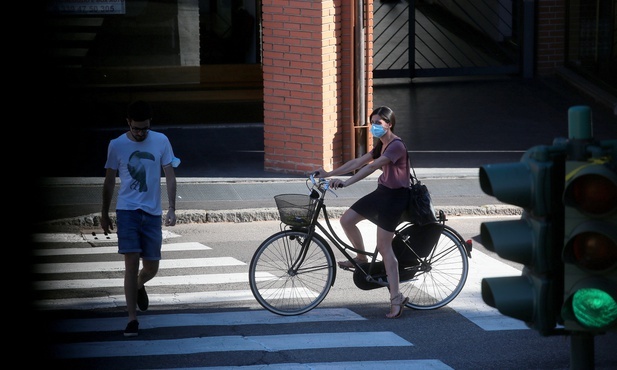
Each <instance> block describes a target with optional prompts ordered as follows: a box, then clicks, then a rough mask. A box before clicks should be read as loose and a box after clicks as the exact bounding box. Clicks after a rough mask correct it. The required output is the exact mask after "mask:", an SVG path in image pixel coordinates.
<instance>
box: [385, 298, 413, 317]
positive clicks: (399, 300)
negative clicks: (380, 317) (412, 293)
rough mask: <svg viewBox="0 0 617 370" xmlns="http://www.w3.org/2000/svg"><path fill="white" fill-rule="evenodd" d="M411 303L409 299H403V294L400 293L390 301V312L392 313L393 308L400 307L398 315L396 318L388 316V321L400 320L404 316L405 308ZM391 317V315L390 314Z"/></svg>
mask: <svg viewBox="0 0 617 370" xmlns="http://www.w3.org/2000/svg"><path fill="white" fill-rule="evenodd" d="M407 302H409V297H403V294H402V293H399V294H398V295H397V296H396V297H394V298H392V299H390V312H392V307H394V306H398V313H397V314H396V315H394V316H388V314H387V315H386V318H388V319H398V318H399V317H401V315H402V314H403V308H404V307H405V305H406V304H407ZM390 315H391V313H390Z"/></svg>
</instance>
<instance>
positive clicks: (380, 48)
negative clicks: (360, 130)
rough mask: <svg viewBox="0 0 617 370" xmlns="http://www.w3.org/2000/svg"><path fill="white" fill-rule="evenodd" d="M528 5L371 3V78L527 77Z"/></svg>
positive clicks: (427, 0) (488, 0) (529, 1)
mask: <svg viewBox="0 0 617 370" xmlns="http://www.w3.org/2000/svg"><path fill="white" fill-rule="evenodd" d="M533 3H534V1H533V0H424V1H422V0H380V1H377V0H375V1H374V5H373V24H374V28H373V66H374V69H373V78H376V79H377V78H400V77H407V78H414V77H446V76H473V75H497V74H520V75H522V76H523V77H531V75H532V73H533V72H532V70H533V43H532V40H533V16H534V13H533V7H534V5H533ZM410 35H415V37H410Z"/></svg>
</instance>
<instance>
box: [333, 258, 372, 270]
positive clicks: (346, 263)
mask: <svg viewBox="0 0 617 370" xmlns="http://www.w3.org/2000/svg"><path fill="white" fill-rule="evenodd" d="M354 261H356V263H358V264H360V263H368V260H365V259H360V258H357V257H356V258H354ZM338 267H340V268H342V269H352V268H354V267H356V266H354V265H353V263H351V261H349V260H345V261H338Z"/></svg>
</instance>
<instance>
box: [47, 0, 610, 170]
mask: <svg viewBox="0 0 617 370" xmlns="http://www.w3.org/2000/svg"><path fill="white" fill-rule="evenodd" d="M420 2H423V3H431V5H432V6H437V7H439V8H440V9H442V10H443V11H444V12H449V13H454V12H452V11H450V10H448V9H455V8H458V9H461V8H464V7H466V6H470V5H469V2H468V1H456V0H450V1H447V0H441V1H438V0H431V1H429V0H425V1H420V0H398V1H392V0H390V1H386V0H315V1H307V0H135V1H133V0H107V1H104V0H48V1H47V2H46V6H45V9H44V14H45V16H44V21H43V25H44V29H43V35H44V43H45V45H44V53H45V59H44V60H45V65H44V66H43V69H44V71H45V75H47V76H50V78H51V81H50V82H51V83H50V84H49V86H53V93H51V94H50V95H51V100H52V103H53V104H52V105H53V107H54V108H53V109H51V111H50V112H49V114H50V115H51V116H52V118H54V119H56V120H60V121H61V122H65V123H66V124H67V125H72V124H74V122H72V121H71V118H70V117H69V118H67V116H75V117H81V116H83V115H84V114H88V115H89V116H91V117H92V118H91V119H90V120H89V121H88V124H91V125H93V126H104V125H110V124H112V125H114V126H115V125H116V124H117V122H118V121H117V120H116V121H113V120H114V119H115V118H114V117H123V113H124V110H123V109H124V107H125V105H126V103H127V102H128V101H131V100H135V99H145V100H149V101H153V102H156V103H157V105H159V106H161V109H160V111H159V115H158V116H157V122H158V123H161V122H163V123H173V122H176V123H189V124H190V123H205V124H207V123H228V122H229V123H233V122H263V124H264V151H265V158H264V166H265V168H264V169H265V170H266V171H268V172H280V173H290V174H300V173H305V172H306V171H307V170H308V169H312V168H315V167H318V166H324V167H326V168H332V167H336V166H338V165H340V164H341V163H343V162H345V161H347V160H349V159H351V158H353V157H355V156H357V155H359V154H362V153H364V152H366V151H367V150H370V147H371V145H372V140H370V138H369V134H368V130H367V125H366V120H367V117H366V116H367V114H369V113H370V111H371V110H372V108H373V107H372V86H373V60H374V53H377V51H376V50H374V49H373V43H374V40H373V30H374V27H375V24H374V10H375V9H376V7H377V5H380V6H381V5H387V6H394V5H396V4H398V5H399V6H409V5H415V4H416V3H420ZM484 3H485V4H489V5H490V4H492V2H484ZM494 4H495V6H497V5H499V6H500V7H504V8H507V9H512V10H514V13H515V15H516V11H517V9H519V10H518V11H519V12H520V11H521V10H520V9H527V10H522V11H529V9H530V10H531V12H532V13H533V14H531V16H532V17H533V24H534V27H533V34H532V39H531V40H527V42H528V45H529V43H531V44H532V45H533V75H534V76H542V75H550V74H555V73H560V72H563V71H564V70H565V71H568V72H569V73H571V74H573V75H575V76H577V77H578V78H582V79H584V80H586V81H589V82H590V83H593V84H594V85H597V86H598V87H599V88H601V89H602V90H603V91H606V92H607V93H609V94H613V95H617V46H616V45H617V42H616V40H617V25H616V24H617V21H616V19H617V5H615V2H614V1H611V0H535V1H531V0H529V1H527V0H500V1H496V2H494ZM521 78H522V76H521ZM75 119H76V120H77V118H75Z"/></svg>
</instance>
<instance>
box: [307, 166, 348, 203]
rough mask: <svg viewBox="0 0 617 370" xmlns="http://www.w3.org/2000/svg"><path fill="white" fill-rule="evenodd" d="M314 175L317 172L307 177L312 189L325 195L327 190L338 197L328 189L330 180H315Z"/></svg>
mask: <svg viewBox="0 0 617 370" xmlns="http://www.w3.org/2000/svg"><path fill="white" fill-rule="evenodd" d="M316 174H317V172H313V173H311V174H310V175H309V179H310V180H311V183H312V184H313V187H316V188H318V189H319V190H320V191H321V192H322V193H325V192H327V191H328V190H329V191H330V192H331V193H332V194H334V195H335V196H337V197H338V195H337V194H336V193H335V192H334V190H332V189H330V180H327V179H324V178H320V179H316V178H315V175H316ZM341 187H343V186H341Z"/></svg>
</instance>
